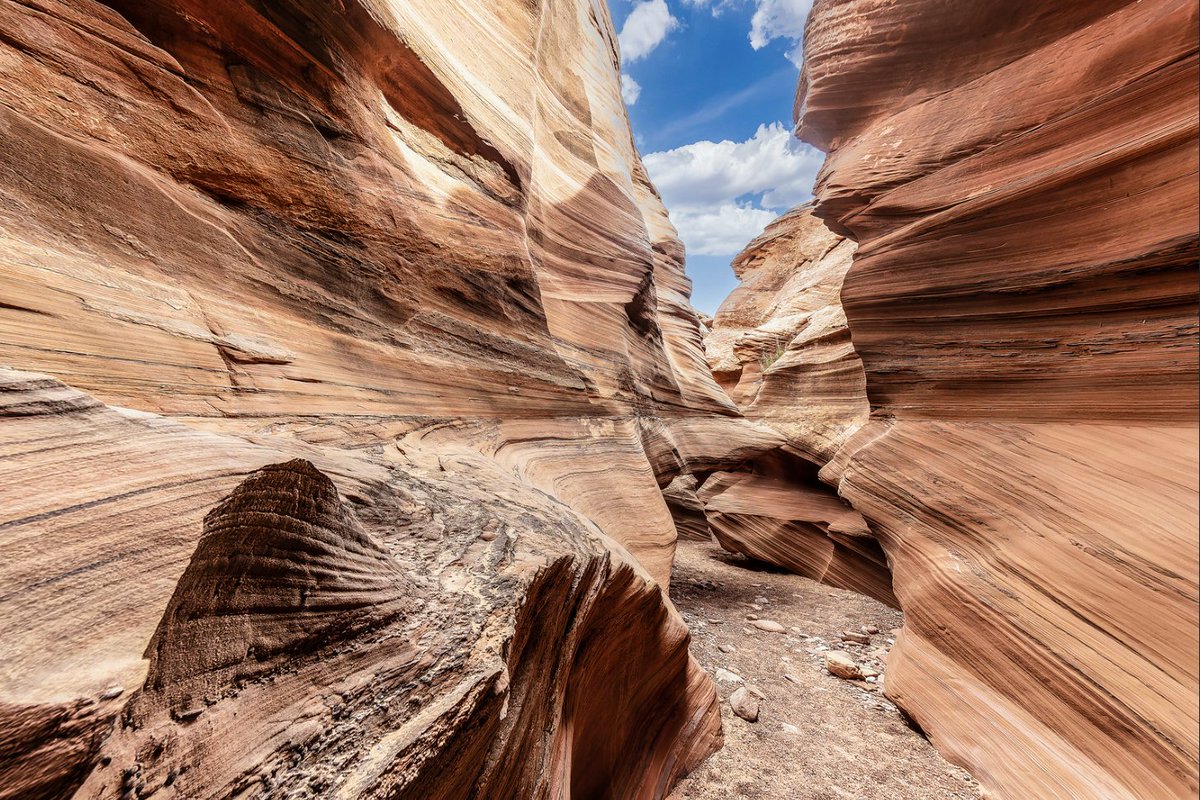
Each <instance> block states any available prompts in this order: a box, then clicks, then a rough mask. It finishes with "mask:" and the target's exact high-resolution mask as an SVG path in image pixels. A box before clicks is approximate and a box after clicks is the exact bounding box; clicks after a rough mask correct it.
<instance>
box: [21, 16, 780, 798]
mask: <svg viewBox="0 0 1200 800" xmlns="http://www.w3.org/2000/svg"><path fill="white" fill-rule="evenodd" d="M618 73H619V55H618V52H617V45H616V37H615V35H614V33H613V30H612V24H611V20H610V19H609V16H608V12H607V9H606V7H605V5H604V3H602V2H599V0H551V2H547V3H541V4H537V5H533V6H531V5H530V4H528V3H524V2H516V1H515V0H514V1H513V2H490V3H479V2H474V0H453V1H452V2H449V3H447V2H442V1H441V0H439V2H405V3H394V2H386V1H385V0H352V1H351V2H345V3H337V4H325V3H314V2H308V0H288V1H287V2H281V3H269V4H261V3H252V2H247V1H245V0H174V1H173V2H163V3H134V2H124V1H123V0H117V1H115V2H109V3H100V2H94V1H93V0H81V1H80V2H58V1H57V0H47V1H46V2H37V3H24V2H2V3H0V132H2V135H0V261H2V268H0V289H2V294H0V363H5V364H7V365H8V367H7V368H5V369H4V370H3V372H0V453H2V454H3V457H2V460H0V469H2V470H3V473H4V481H3V482H2V485H0V516H2V519H0V576H2V577H0V586H3V591H2V593H0V637H2V638H3V640H4V642H5V647H4V652H3V655H2V656H0V730H2V731H3V734H0V777H2V778H3V780H2V781H0V797H14V798H15V797H21V798H37V797H60V796H64V795H71V794H72V793H75V794H77V795H78V796H84V797H118V796H135V797H143V796H150V795H154V794H168V793H175V794H177V795H179V796H187V797H227V796H282V795H287V794H289V793H305V792H307V793H309V794H312V795H314V796H322V797H384V796H386V797H390V798H401V797H414V798H415V797H421V798H439V797H442V798H448V799H449V798H462V797H480V798H483V797H486V798H505V797H512V798H522V799H523V798H531V797H532V798H541V797H545V798H550V797H555V798H565V797H575V798H591V797H611V798H661V797H663V796H665V795H666V793H667V792H668V791H669V789H670V787H671V785H672V784H673V782H674V781H675V780H676V779H677V777H678V776H679V775H681V774H682V773H683V772H686V771H687V770H688V769H689V768H690V767H691V766H692V765H694V764H695V763H697V761H698V760H699V759H700V758H702V757H703V756H704V755H705V754H707V753H708V752H711V751H712V750H713V749H714V748H715V747H716V746H717V745H718V744H719V739H720V732H719V717H718V716H717V715H716V713H715V708H714V702H715V694H714V692H713V689H712V686H711V683H710V682H709V681H708V679H707V677H705V676H704V674H703V673H702V672H701V671H700V670H699V669H698V668H697V667H696V666H695V664H694V663H693V662H692V661H691V659H690V657H689V655H688V652H687V631H686V628H685V627H684V625H683V623H682V622H681V620H680V619H679V617H678V615H677V614H676V613H675V612H674V611H673V609H672V608H671V607H670V605H669V602H668V601H667V600H666V599H665V597H664V594H663V592H662V590H661V587H662V586H663V585H665V583H666V578H667V576H668V574H669V570H670V564H671V558H672V552H673V548H674V541H675V537H676V528H675V525H674V523H673V521H672V517H671V513H670V511H669V510H668V508H667V505H666V503H665V502H664V499H663V496H662V493H661V489H662V488H663V487H666V486H668V485H669V484H670V483H671V481H672V480H674V479H675V478H677V477H679V476H680V475H684V474H688V473H692V472H697V471H713V470H719V469H725V468H729V467H731V466H733V465H736V464H737V463H740V462H741V461H743V460H745V459H746V458H749V457H753V456H754V455H755V454H757V453H760V452H764V451H766V450H770V449H772V448H775V447H777V446H778V445H779V444H780V442H781V437H780V436H779V435H778V434H777V433H775V432H774V431H772V430H770V429H768V428H766V427H764V426H761V425H757V424H754V423H750V422H746V421H744V420H742V419H741V418H740V416H739V415H738V412H737V410H736V408H735V407H734V406H733V404H732V403H730V402H729V400H728V399H727V398H726V397H725V395H724V393H723V392H722V391H721V390H720V388H719V387H718V386H717V385H716V384H715V383H714V382H713V381H712V379H711V376H710V374H709V373H708V371H707V368H706V367H705V364H704V357H703V352H702V349H701V341H700V331H699V326H698V323H697V319H696V316H695V314H694V312H692V311H691V309H690V307H689V306H688V303H687V296H688V291H689V287H688V283H687V279H686V278H685V277H684V274H683V270H682V259H683V251H682V246H681V245H680V244H679V242H678V240H677V239H676V237H675V235H674V231H673V229H672V228H671V226H670V223H669V221H668V220H667V217H666V213H665V210H664V209H663V207H662V204H661V203H660V202H659V200H658V198H657V195H656V194H655V192H654V190H653V187H652V186H651V185H650V183H649V181H648V179H647V177H646V174H645V171H644V169H643V168H642V166H641V163H640V160H639V158H638V156H637V153H636V151H635V149H634V147H633V144H632V137H631V135H630V131H629V126H628V121H627V118H626V116H625V112H624V108H623V105H622V103H621V99H620V91H619V82H618Z"/></svg>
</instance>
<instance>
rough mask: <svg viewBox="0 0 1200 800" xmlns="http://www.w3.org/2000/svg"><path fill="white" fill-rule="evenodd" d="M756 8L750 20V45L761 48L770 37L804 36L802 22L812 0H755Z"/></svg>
mask: <svg viewBox="0 0 1200 800" xmlns="http://www.w3.org/2000/svg"><path fill="white" fill-rule="evenodd" d="M757 5H758V8H757V9H755V11H754V17H753V18H751V20H750V46H751V47H753V48H754V49H755V50H761V49H762V48H764V47H766V46H767V43H768V42H770V41H771V40H772V39H790V40H791V41H793V42H797V43H799V42H800V40H801V39H803V38H804V22H805V20H807V19H808V12H809V11H810V10H811V9H812V0H757Z"/></svg>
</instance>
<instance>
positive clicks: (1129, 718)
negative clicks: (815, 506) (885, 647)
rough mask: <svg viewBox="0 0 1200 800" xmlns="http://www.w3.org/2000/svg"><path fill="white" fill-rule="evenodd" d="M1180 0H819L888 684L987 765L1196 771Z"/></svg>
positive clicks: (1052, 778)
mask: <svg viewBox="0 0 1200 800" xmlns="http://www.w3.org/2000/svg"><path fill="white" fill-rule="evenodd" d="M1196 14H1197V12H1196V7H1195V4H1194V3H1187V2H1179V1H1178V0H1142V2H1126V1H1125V0H1111V1H1109V2H1093V3H1066V4H1062V3H1058V4H1046V3H1034V2H1017V3H1010V2H1005V3H974V4H933V3H929V2H925V0H906V2H900V3H894V2H888V3H883V2H878V0H840V1H838V2H834V0H825V2H818V3H817V4H816V7H815V8H814V11H813V15H812V18H811V19H810V22H809V26H808V30H807V35H806V50H805V53H806V57H805V70H804V74H803V76H802V80H801V87H800V93H799V97H798V103H797V111H798V118H799V132H800V135H801V136H802V137H803V138H805V139H807V140H808V141H810V142H812V143H814V144H817V145H820V146H822V147H824V148H826V149H828V152H829V156H828V159H827V160H826V163H825V167H824V169H823V171H822V173H821V176H820V178H819V180H818V186H817V190H816V195H817V203H816V207H815V213H816V215H817V216H819V217H820V218H822V219H823V220H825V221H826V223H827V224H828V225H829V226H830V227H831V228H833V229H834V230H836V231H839V232H841V233H842V234H844V235H848V236H850V237H851V238H853V239H854V240H855V241H857V242H858V251H857V254H856V255H855V257H854V264H853V266H852V267H851V269H850V271H849V273H848V274H847V275H846V278H845V285H844V287H843V290H842V300H843V303H844V306H845V310H846V317H847V319H848V321H849V326H850V330H851V332H852V334H853V340H854V345H855V347H856V349H857V351H858V353H859V355H860V356H861V358H862V361H863V364H864V367H865V370H866V385H867V394H868V396H869V397H870V401H871V404H872V406H873V407H874V409H875V413H874V415H873V416H872V418H871V420H870V422H868V423H867V425H866V426H864V427H863V428H861V429H860V430H859V431H858V432H857V433H856V434H854V436H853V438H852V439H851V440H850V441H849V442H848V443H846V444H845V445H844V446H842V447H841V449H840V450H839V452H838V453H837V455H836V457H835V458H834V460H833V462H832V463H831V464H830V465H829V466H827V467H826V468H825V470H824V471H823V472H822V477H823V478H825V479H826V480H828V481H831V482H834V483H836V485H837V487H838V491H839V493H840V494H841V495H842V496H843V497H845V498H846V499H848V500H849V501H850V502H851V503H853V505H854V507H855V508H856V509H858V510H859V511H861V512H862V513H863V515H864V516H865V517H866V519H867V520H868V522H869V523H870V525H871V527H872V529H873V530H874V532H875V533H876V535H877V536H878V537H879V540H880V541H881V543H882V545H883V547H884V549H885V550H886V552H887V555H888V558H889V560H890V562H891V564H892V567H893V573H894V586H895V591H896V596H897V597H898V598H899V600H900V603H901V605H902V606H903V609H904V611H905V617H906V624H905V630H904V634H903V636H902V637H900V639H899V640H898V642H897V647H896V648H895V649H894V650H893V651H892V657H891V660H890V662H889V669H888V678H887V692H888V694H889V695H890V696H891V697H892V698H893V699H895V700H896V702H897V703H898V704H900V705H901V706H902V707H903V708H904V709H905V710H906V711H907V712H908V713H909V714H910V715H912V716H913V717H914V718H915V719H916V720H917V721H918V722H919V723H920V724H921V725H922V727H923V728H924V729H925V730H926V731H927V732H928V733H929V734H930V737H931V738H932V739H933V741H934V742H935V743H936V744H937V745H938V746H939V747H940V748H941V749H942V750H943V751H944V752H946V753H947V754H948V755H950V756H951V757H952V758H953V759H955V760H956V761H958V762H959V763H961V764H963V765H964V766H967V767H968V768H970V769H971V770H972V772H973V773H975V775H976V776H977V777H978V778H979V779H980V781H981V782H982V783H984V784H985V785H986V786H988V787H990V788H991V789H992V790H993V791H995V792H996V793H997V794H998V795H1000V796H1003V797H1013V798H1025V797H1038V798H1064V799H1065V798H1079V797H1104V798H1142V799H1143V800H1145V799H1147V798H1163V797H1189V796H1193V795H1195V793H1196V792H1197V768H1196V764H1197V747H1198V742H1197V706H1198V703H1197V650H1198V646H1197V599H1196V598H1197V563H1198V561H1197V540H1198V535H1197V500H1196V497H1197V485H1198V482H1200V481H1198V477H1197V456H1196V453H1197V430H1196V413H1197V287H1196V280H1195V262H1196V256H1197V235H1196V212H1197V206H1198V202H1197V108H1196V93H1195V86H1196V82H1197V17H1196Z"/></svg>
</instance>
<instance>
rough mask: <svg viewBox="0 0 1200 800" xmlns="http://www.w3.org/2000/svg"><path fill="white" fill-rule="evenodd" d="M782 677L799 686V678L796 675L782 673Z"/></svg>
mask: <svg viewBox="0 0 1200 800" xmlns="http://www.w3.org/2000/svg"><path fill="white" fill-rule="evenodd" d="M783 677H784V678H786V679H787V680H789V681H791V682H792V683H794V684H796V685H797V686H799V685H800V678H799V676H797V675H793V674H792V673H790V672H786V673H784V675H783Z"/></svg>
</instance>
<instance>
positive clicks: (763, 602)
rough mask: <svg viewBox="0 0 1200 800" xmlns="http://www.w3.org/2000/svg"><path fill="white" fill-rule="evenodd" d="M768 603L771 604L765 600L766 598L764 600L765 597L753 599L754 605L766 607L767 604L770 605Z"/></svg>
mask: <svg viewBox="0 0 1200 800" xmlns="http://www.w3.org/2000/svg"><path fill="white" fill-rule="evenodd" d="M770 602H771V601H770V600H768V599H767V598H765V597H756V598H754V603H755V604H756V605H760V606H765V605H767V604H768V603H770Z"/></svg>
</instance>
